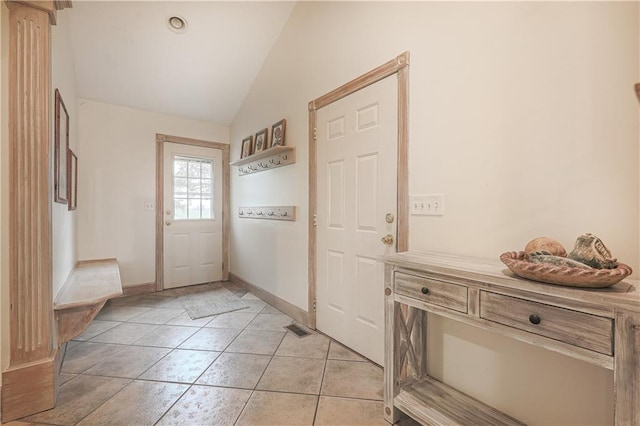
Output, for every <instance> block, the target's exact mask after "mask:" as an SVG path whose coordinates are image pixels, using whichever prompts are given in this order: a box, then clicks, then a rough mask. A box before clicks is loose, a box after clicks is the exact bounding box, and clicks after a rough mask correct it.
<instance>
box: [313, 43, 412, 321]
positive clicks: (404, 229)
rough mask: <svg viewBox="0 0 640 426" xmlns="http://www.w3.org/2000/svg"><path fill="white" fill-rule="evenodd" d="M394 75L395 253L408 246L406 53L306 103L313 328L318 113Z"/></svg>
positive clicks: (407, 88) (407, 59)
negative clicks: (396, 81) (396, 160)
mask: <svg viewBox="0 0 640 426" xmlns="http://www.w3.org/2000/svg"><path fill="white" fill-rule="evenodd" d="M394 74H397V76H398V133H397V135H398V166H397V167H398V168H397V173H398V187H397V196H398V213H397V214H398V218H397V219H398V228H397V239H396V251H398V252H402V251H407V249H408V247H409V241H408V240H409V167H408V150H409V52H404V53H402V54H400V55H398V56H397V57H395V58H394V59H392V60H390V61H388V62H386V63H384V64H383V65H381V66H379V67H377V68H374V69H373V70H371V71H369V72H368V73H366V74H363V75H361V76H360V77H358V78H356V79H354V80H351V81H350V82H348V83H346V84H344V85H342V86H340V87H338V88H337V89H335V90H332V91H331V92H329V93H327V94H325V95H322V96H320V97H319V98H316V99H314V100H312V101H311V102H309V248H308V250H309V257H308V262H309V265H308V268H309V307H308V312H309V322H308V324H307V325H308V326H309V327H311V328H313V329H315V328H316V272H317V271H316V237H317V231H316V210H317V208H318V206H317V200H316V197H317V189H318V188H317V184H318V182H317V152H316V149H317V144H318V141H317V131H316V121H317V115H318V110H319V109H320V108H323V107H326V106H327V105H329V104H332V103H333V102H336V101H338V100H340V99H342V98H344V97H346V96H349V95H351V94H352V93H355V92H357V91H359V90H362V89H364V88H365V87H367V86H370V85H372V84H374V83H377V82H378V81H380V80H383V79H385V78H387V77H390V76H392V75H394Z"/></svg>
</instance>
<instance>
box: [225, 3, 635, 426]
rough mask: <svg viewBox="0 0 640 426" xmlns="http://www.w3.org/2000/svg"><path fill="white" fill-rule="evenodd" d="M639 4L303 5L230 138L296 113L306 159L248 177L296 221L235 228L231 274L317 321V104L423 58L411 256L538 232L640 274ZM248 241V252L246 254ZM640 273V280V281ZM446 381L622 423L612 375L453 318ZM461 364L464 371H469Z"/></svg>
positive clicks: (520, 407)
mask: <svg viewBox="0 0 640 426" xmlns="http://www.w3.org/2000/svg"><path fill="white" fill-rule="evenodd" d="M638 7H639V5H638V3H637V2H635V3H631V2H629V3H623V2H621V3H609V2H589V3H587V2H580V3H575V2H571V3H568V2H567V3H564V2H554V3H550V2H535V3H508V2H495V3H483V2H474V3H457V2H451V3H445V2H424V3H392V2H380V3H361V2H354V3H335V2H315V3H299V4H298V5H297V7H296V9H295V10H294V12H293V13H292V16H291V18H290V21H289V22H288V24H287V25H286V27H285V28H284V29H283V32H282V34H281V37H280V39H279V40H278V42H277V43H276V44H275V45H274V47H273V49H272V51H271V53H270V55H269V57H268V59H267V61H266V63H265V65H264V66H263V68H262V70H261V72H260V74H259V75H258V77H257V78H256V81H255V82H254V85H253V87H252V89H251V91H250V93H249V94H248V96H247V98H246V100H245V102H244V105H243V107H242V108H241V111H240V113H239V114H238V116H237V117H236V119H235V120H234V123H233V125H232V130H231V137H232V158H234V159H235V158H238V157H239V152H240V141H241V139H242V138H243V137H245V136H247V135H249V134H252V133H255V131H256V130H259V129H261V128H263V127H265V126H268V125H270V124H271V123H273V122H275V121H277V120H278V119H280V118H282V117H285V118H286V119H287V144H289V145H293V146H296V149H297V158H298V162H297V163H296V164H295V165H294V166H288V167H284V168H281V169H277V170H274V171H269V172H265V173H260V174H256V175H251V176H243V177H238V176H237V175H236V173H235V172H234V173H232V194H233V197H232V211H235V209H236V208H237V207H238V206H241V205H250V204H254V205H269V204H271V205H277V204H294V205H297V206H298V207H299V215H298V220H297V221H296V222H295V223H290V224H279V223H264V222H261V221H240V220H238V219H236V218H233V217H232V255H231V258H232V266H231V271H232V272H233V273H235V274H238V275H240V276H241V277H243V278H245V279H247V280H248V281H250V282H252V283H254V284H257V285H260V286H262V287H263V288H264V289H265V290H267V291H269V292H271V293H274V294H275V295H277V296H279V297H281V298H283V299H285V300H287V301H289V302H291V303H293V304H295V305H297V306H299V307H301V308H303V309H306V307H307V305H306V303H307V301H306V297H307V252H306V250H304V249H302V248H303V247H306V244H307V237H306V233H307V227H308V223H307V214H308V212H307V210H306V209H307V205H308V199H307V185H308V177H307V174H308V165H307V161H308V160H307V159H308V147H307V103H308V101H310V100H311V99H314V98H316V97H318V96H320V95H322V94H324V93H326V92H328V91H329V90H332V89H334V88H336V87H338V86H339V85H341V84H343V83H345V82H347V81H349V80H351V79H352V78H354V77H356V76H358V75H360V74H362V73H364V72H366V71H368V70H370V69H372V68H374V67H375V66H377V65H380V64H382V63H383V62H385V61H387V60H389V59H391V58H393V57H395V56H396V55H397V54H399V53H401V52H403V51H405V50H409V51H410V52H411V70H410V73H411V118H410V164H409V167H410V170H409V172H410V182H409V185H410V192H411V193H412V194H424V193H432V192H441V193H444V195H445V211H446V215H445V216H444V217H412V218H411V220H410V248H411V249H414V250H437V251H443V252H448V253H455V254H461V255H471V256H475V257H481V258H488V259H496V258H497V257H498V256H499V255H500V253H502V252H504V251H509V250H518V249H521V248H523V247H524V245H525V244H526V242H527V241H529V240H530V239H532V238H534V237H537V236H540V235H547V236H551V237H554V238H556V239H558V240H559V241H561V242H562V243H563V244H565V245H566V246H567V248H571V247H572V245H573V243H574V241H575V238H576V237H577V236H578V235H579V234H581V233H584V232H592V233H595V234H596V235H598V236H600V237H601V238H602V239H603V241H604V242H605V244H607V246H608V247H609V248H610V249H611V250H612V251H613V253H614V254H615V255H616V256H617V257H618V258H619V259H620V260H621V261H623V262H625V263H628V264H629V265H631V266H632V267H633V268H634V269H635V270H636V271H638V270H639V265H638V259H639V241H638V239H637V238H636V236H638V235H639V232H640V231H639V223H638V217H639V213H638V212H639V210H638V206H639V186H638V185H639V176H638V158H639V153H638V139H639V131H638V128H639V123H638V103H637V100H636V99H635V97H634V96H633V90H632V86H633V83H634V82H635V81H637V78H638V75H639V71H640V70H639V53H638V52H639V50H640V49H639V47H640V45H639V37H638V28H639V24H638V22H639V18H638ZM248 242H251V243H248ZM636 276H637V273H636ZM429 327H430V332H431V333H432V336H431V341H432V343H434V346H433V348H434V349H433V350H432V351H431V352H430V354H429V358H430V361H429V369H430V372H431V374H433V375H434V376H436V377H439V378H442V379H443V380H444V381H445V382H448V383H453V384H455V385H456V386H459V387H460V388H461V389H462V390H464V391H466V392H468V393H470V394H471V395H473V396H476V397H478V398H479V399H481V400H484V401H486V402H488V403H490V404H492V405H495V406H497V407H498V408H500V409H502V410H504V411H506V412H508V413H510V414H513V415H515V416H516V417H518V418H519V419H521V420H522V421H524V422H526V423H531V424H602V423H609V422H611V421H612V415H613V414H612V405H613V399H612V395H611V392H610V390H611V389H612V380H613V379H612V374H611V372H610V371H607V370H604V369H600V368H596V367H593V366H590V365H587V364H585V363H582V362H580V361H576V360H572V359H569V358H566V357H563V356H560V355H557V354H555V353H552V352H548V351H544V350H540V349H536V348H534V347H532V346H529V345H525V344H521V343H517V342H513V341H511V340H509V339H506V338H504V337H502V336H499V335H494V334H491V333H486V332H483V331H479V330H477V329H474V328H471V327H467V326H461V325H458V324H455V323H452V322H450V321H447V320H441V319H438V318H435V317H434V318H432V320H431V321H430V325H429ZM458 359H460V360H461V361H462V362H461V363H458V362H456V361H457V360H458Z"/></svg>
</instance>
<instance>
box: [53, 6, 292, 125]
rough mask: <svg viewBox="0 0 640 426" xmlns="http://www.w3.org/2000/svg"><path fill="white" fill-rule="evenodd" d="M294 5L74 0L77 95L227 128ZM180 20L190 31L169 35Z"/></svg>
mask: <svg viewBox="0 0 640 426" xmlns="http://www.w3.org/2000/svg"><path fill="white" fill-rule="evenodd" d="M294 6H295V2H263V1H260V2H242V1H233V2H218V1H196V2H186V1H169V2H165V1H136V2H129V1H125V2H121V1H109V2H102V1H75V2H74V3H73V8H72V9H67V11H68V13H69V23H70V37H71V46H72V49H73V57H74V66H75V74H76V86H77V87H76V94H77V96H78V97H81V98H87V99H93V100H97V101H102V102H107V103H113V104H117V105H124V106H129V107H133V108H139V109H144V110H148V111H155V112H161V113H166V114H171V115H175V116H181V117H187V118H191V119H195V120H202V121H208V122H214V123H218V124H223V125H229V124H230V123H231V121H232V120H233V118H234V117H235V115H236V113H237V112H238V109H239V108H240V106H241V105H242V102H243V100H244V98H245V96H246V95H247V93H248V91H249V89H250V87H251V84H252V83H253V81H254V79H255V77H256V75H257V74H258V72H259V70H260V67H261V66H262V63H263V62H264V60H265V59H266V57H267V55H268V53H269V51H270V49H271V47H272V46H273V44H274V43H275V41H276V40H277V38H278V36H279V34H280V32H281V30H282V28H283V26H284V24H285V23H286V22H287V20H288V18H289V16H290V14H291V11H292V10H293V8H294ZM65 12H66V11H65ZM174 15H178V16H180V17H182V18H184V19H185V20H186V21H187V25H188V27H187V31H186V32H184V33H175V32H172V31H170V29H169V27H168V25H167V19H168V18H169V17H170V16H174Z"/></svg>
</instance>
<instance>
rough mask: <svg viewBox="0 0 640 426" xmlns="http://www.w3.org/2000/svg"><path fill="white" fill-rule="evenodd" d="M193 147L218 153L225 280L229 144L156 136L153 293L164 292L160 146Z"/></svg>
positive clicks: (226, 267)
mask: <svg viewBox="0 0 640 426" xmlns="http://www.w3.org/2000/svg"><path fill="white" fill-rule="evenodd" d="M165 142H170V143H177V144H183V145H194V146H201V147H205V148H213V149H219V150H221V151H222V261H223V266H222V279H223V280H224V281H226V280H228V279H229V265H230V261H229V253H230V250H229V246H230V242H231V239H230V233H231V172H230V169H231V167H230V165H229V162H230V161H231V147H230V145H229V144H226V143H220V142H209V141H203V140H199V139H190V138H183V137H180V136H171V135H163V134H159V133H158V134H156V291H162V290H163V289H164V268H163V265H164V226H162V224H163V217H162V205H163V203H164V143H165Z"/></svg>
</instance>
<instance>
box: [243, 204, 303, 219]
mask: <svg viewBox="0 0 640 426" xmlns="http://www.w3.org/2000/svg"><path fill="white" fill-rule="evenodd" d="M238 217H241V218H251V219H269V220H289V221H294V220H296V207H295V206H274V207H238Z"/></svg>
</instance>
